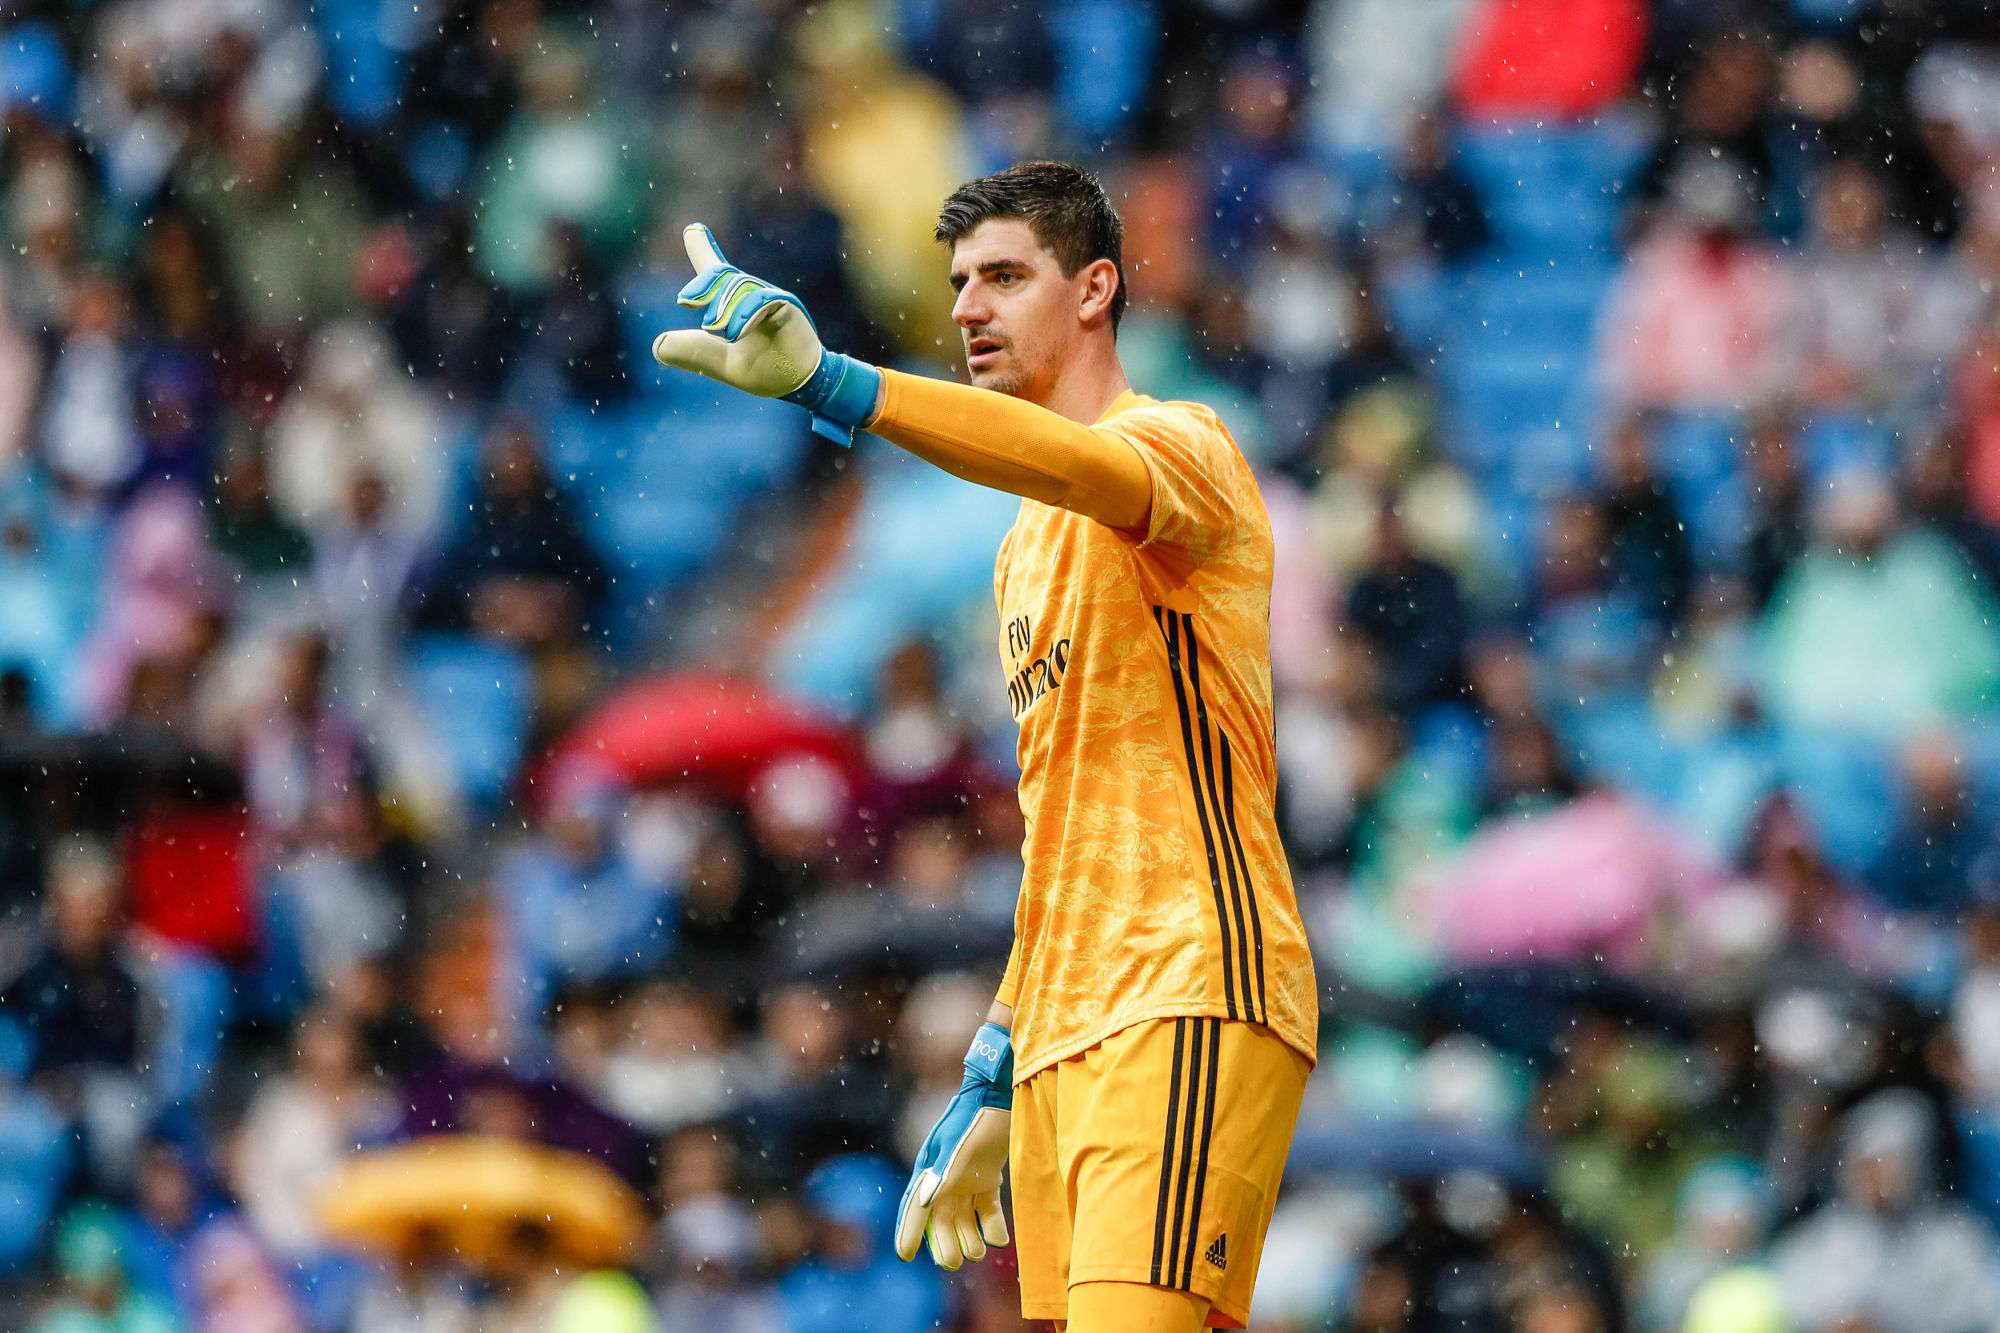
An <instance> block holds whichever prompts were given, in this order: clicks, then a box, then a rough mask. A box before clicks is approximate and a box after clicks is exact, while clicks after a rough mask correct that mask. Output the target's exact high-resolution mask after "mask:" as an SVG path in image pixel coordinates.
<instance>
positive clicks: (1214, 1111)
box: [1008, 1018, 1310, 1328]
mask: <svg viewBox="0 0 2000 1333" xmlns="http://www.w3.org/2000/svg"><path fill="white" fill-rule="evenodd" d="M1309 1068H1310V1066H1309V1065H1308V1064H1307V1063H1306V1059H1305V1057H1304V1056H1303V1055H1300V1054H1299V1053H1298V1052H1297V1051H1295V1050H1293V1049H1292V1048H1291V1047H1290V1046H1288V1045H1286V1044H1285V1043H1284V1042H1283V1041H1282V1040H1280V1039H1279V1038H1278V1037H1277V1035H1276V1034H1274V1033H1273V1032H1271V1030H1270V1029H1269V1028H1265V1027H1262V1026H1260V1025H1257V1024H1254V1023H1242V1022H1229V1021H1226V1020H1224V1019H1220V1018H1163V1019H1154V1020H1151V1021H1149V1022H1144V1023H1136V1024H1134V1025H1133V1026H1131V1027H1129V1028H1126V1029H1125V1030H1123V1031H1122V1032H1118V1033H1114V1034H1113V1035H1112V1036H1110V1037H1107V1038H1106V1039H1105V1040H1103V1041H1102V1042H1099V1043H1098V1044H1097V1045H1095V1046H1093V1047H1091V1048H1090V1049H1089V1050H1087V1051H1084V1052H1083V1053H1081V1054H1079V1055H1074V1056H1071V1057H1070V1058H1069V1059H1067V1060H1062V1061H1059V1062H1057V1063H1056V1064H1053V1065H1050V1066H1048V1067H1047V1068H1046V1069H1041V1070H1038V1071H1036V1073H1035V1074H1034V1075H1033V1076H1032V1077H1030V1078H1029V1079H1028V1081H1027V1082H1025V1083H1023V1084H1021V1085H1020V1086H1019V1087H1017V1088H1016V1089H1015V1090H1014V1119H1013V1125H1012V1140H1011V1142H1010V1145H1009V1160H1008V1165H1009V1167H1010V1169H1011V1171H1012V1174H1013V1195H1014V1238H1015V1239H1014V1244H1015V1253H1016V1256H1017V1258H1018V1261H1019V1263H1020V1266H1021V1313H1022V1315H1023V1316H1024V1317H1026V1318H1028V1319H1067V1318H1068V1317H1069V1289H1070V1287H1072V1286H1074V1285H1076V1284H1077V1283H1081V1282H1140V1283H1145V1284H1148V1285H1151V1286H1158V1287H1173V1288H1176V1289H1178V1290H1181V1291H1189V1292H1193V1293H1194V1294H1196V1295H1198V1296H1203V1297H1206V1298H1207V1299H1208V1301H1209V1314H1208V1323H1209V1326H1210V1327H1214V1328H1241V1327H1243V1326H1244V1325H1245V1324H1246V1323H1247V1322H1248V1320H1249V1315H1250V1292H1251V1289H1252V1287H1254V1286H1255V1285H1256V1280H1257V1261H1258V1259H1259V1257H1260V1256H1261V1254H1262V1251H1263V1248H1264V1232H1265V1230H1266V1229H1267V1228H1268V1227H1269V1226H1270V1224H1271V1207H1272V1205H1273V1203H1275V1202H1276V1199H1277V1194H1278V1180H1279V1178H1280V1177H1281V1176H1282V1175H1283V1174H1284V1169H1285V1157H1286V1154H1287V1153H1288V1152H1289V1151H1290V1149H1291V1143H1292V1130H1293V1128H1294V1126H1295V1125H1296V1124H1297V1122H1298V1116H1299V1102H1300V1100H1301V1099H1302V1098H1303V1097H1304V1095H1305V1085H1306V1074H1307V1072H1308V1070H1309Z"/></svg>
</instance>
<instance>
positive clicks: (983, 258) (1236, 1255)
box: [653, 162, 1319, 1333]
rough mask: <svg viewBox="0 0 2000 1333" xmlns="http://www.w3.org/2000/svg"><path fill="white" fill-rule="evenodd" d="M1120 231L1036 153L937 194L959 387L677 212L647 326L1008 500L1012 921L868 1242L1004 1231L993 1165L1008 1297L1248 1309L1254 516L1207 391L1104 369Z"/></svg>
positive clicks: (1077, 1317)
mask: <svg viewBox="0 0 2000 1333" xmlns="http://www.w3.org/2000/svg"><path fill="white" fill-rule="evenodd" d="M1122 233H1123V225H1122V223H1121V222H1120V220H1119V218H1118V214H1117V212H1116V211H1115V210H1114V209H1113V208H1112V206H1111V203H1110V201H1109V200H1108V199H1106V198H1105V195H1104V192H1103V190H1102V188H1101V187H1100V186H1099V185H1098V183H1097V182H1096V181H1095V180H1094V179H1093V178H1092V177H1090V176H1089V175H1088V174H1086V173H1084V172H1082V171H1080V170H1078V169H1076V168H1074V167H1070V166H1067V165H1064V164H1061V163H1055V162H1031V163H1024V164H1022V165H1020V166H1016V167H1013V168H1010V169H1009V170H1006V171H1003V172H1000V173H999V174H997V175H993V176H988V177H985V178H983V179H980V180H976V181H973V182H971V183H969V184H967V185H964V186H962V187H960V188H959V189H958V190H957V191H956V192H954V193H953V194H952V196H951V197H950V198H949V199H947V200H946V201H945V204H944V208H943V210H942V212H941V213H940V215H939V218H938V224H937V237H938V240H940V241H941V242H943V243H944V244H946V245H947V246H949V247H950V251H951V284H952V287H953V288H954V290H956V292H957V293H958V296H957V301H956V303H955V305H954V306H953V309H952V317H953V318H954V319H955V320H956V321H957V323H958V326H959V328H960V329H961V331H962V333H963V337H964V343H965V354H966V365H967V367H968V369H969V370H970V371H971V378H972V385H973V387H971V388H967V387H965V386H962V385H958V384H950V383H944V382H940V381H936V380H929V379H923V378H919V377H916V376H911V375H905V374H901V373H898V372H896V371H893V370H882V369H878V368H876V367H874V366H870V365H867V364H865V363H863V362H860V361H857V360H854V359H853V358H850V357H846V356H842V355H841V354H839V353H838V352H835V351H832V350H830V349H825V348H822V347H821V345H820V342H819V338H818V335H817V334H815V333H814V332H813V328H812V323H811V321H810V320H809V319H808V318H807V316H806V313H805V311H804V309H803V308H802V307H801V305H800V304H799V302H798V299H797V298H796V297H793V296H791V295H790V294H789V293H786V292H782V291H779V290H777V289H775V288H772V287H770V286H769V285H767V284H765V283H762V282H760V281H758V280H757V279H755V278H753V277H750V276H749V275H747V274H744V273H742V272H740V271H739V270H737V269H734V268H732V267H730V266H729V265H728V264H727V263H726V262H725V261H724V260H723V258H722V255H721V254H720V253H719V252H718V251H717V250H716V248H715V243H714V241H713V239H712V238H710V236H709V234H708V231H707V229H706V228H704V227H699V226H696V227H690V228H688V232H687V248H688V257H689V258H690V259H691V260H692V261H693V263H694V266H695V269H696V275H695V278H694V281H693V282H691V283H689V284H688V286H687V288H686V289H685V290H684V291H683V292H682V294H681V301H682V304H684V305H688V306H691V307H694V308H695V309H697V310H699V311H700V312H701V314H702V319H701V327H700V328H699V329H691V330H682V331H676V332H670V333H663V334H661V335H660V337H659V339H658V340H657V341H656V342H655V344H654V349H653V350H654V355H655V356H656V357H657V358H658V359H659V360H660V361H661V362H662V363H663V364H665V365H669V366H677V367H680V368H682V369H686V370H694V371H699V372H700V373H702V374H704V375H709V376H712V377H714V378H715V379H718V380H721V381H722V382H724V383H726V384H732V385H735V386H737V387H738V388H741V389H746V390H748V391H749V392H751V393H756V394H762V395H764V396H766V397H774V398H775V397H782V398H786V399H789V400H790V401H792V402H796V403H799V404H801V405H802V406H804V407H805V408H806V409H807V410H808V411H810V412H811V413H812V420H813V427H814V429H815V430H818V431H820V432H821V433H823V434H826V435H829V436H831V437H833V438H835V439H837V440H843V441H845V440H851V439H852V436H853V432H854V431H855V430H857V429H866V430H868V431H871V432H873V433H874V434H876V435H879V436H881V437H882V438H884V439H886V440H889V441H892V442H893V443H895V444H898V445H900V446H902V447H903V448H905V449H907V450H909V451H910V452H912V453H914V454H916V455H918V456H919V457H921V458H925V459H928V460H929V461H930V462H932V463H935V464H936V465H938V466H939V467H941V468H944V469H945V470H947V471H949V472H952V473H954V474H956V475H957V476H960V477H963V478H965V479H966V480H968V481H973V482H977V483H979V484H981V485H984V486H992V487H995V488H998V489H1000V490H1004V491H1009V492H1011V493H1013V494H1015V495H1019V496H1021V497H1023V503H1022V505H1021V511H1020V514H1019V516H1018V517H1017V518H1016V519H1015V522H1014V527H1013V530H1012V531H1011V532H1009V533H1008V535H1007V537H1006V540H1005V541H1004V542H1002V544H1001V547H1000V554H999V560H998V564H997V567H996V569H995V571H994V595H995V598H996V600H997V601H998V604H999V611H1000V624H1001V630H1000V637H999V642H998V647H999V650H1000V660H1001V664H1002V667H1003V668H1004V670H1005V672H1006V676H1007V694H1008V698H1009V700H1010V702H1011V704H1012V706H1013V711H1014V716H1015V720H1016V722H1017V723H1018V724H1019V727H1020V763H1021V792H1020V796H1021V810H1022V813H1023V814H1024V815H1025V816H1026V820H1027V837H1026V839H1025V841H1024V843H1023V846H1022V855H1023V859H1024V862H1025V875H1024V878H1023V881H1022V885H1021V899H1020V904H1019V907H1018V908H1017V910H1016V914H1015V929H1014V948H1013V953H1012V956H1011V957H1010V958H1009V960H1008V963H1007V971H1006V975H1005V977H1004V979H1003V980H1002V981H1001V983H1000V991H999V994H998V996H997V997H996V999H995V1001H994V1005H993V1009H992V1012H991V1013H990V1014H989V1016H988V1021H987V1023H986V1024H985V1025H984V1026H983V1027H981V1028H980V1030H979V1032H978V1034H977V1035H976V1036H975V1037H974V1039H973V1043H972V1048H971V1050H970V1051H969V1052H968V1053H967V1055H966V1062H965V1067H966V1074H965V1082H964V1085H963V1087H962V1089H961V1091H960V1092H959V1094H958V1096H957V1097H956V1098H955V1099H954V1100H953V1102H952V1104H951V1106H950V1108H949V1109H948V1110H947V1111H946V1112H945V1114H944V1116H943V1118H942V1119H941V1120H940V1121H939V1122H938V1124H937V1127H936V1128H935V1129H933V1130H932V1131H931V1135H930V1138H929V1140H928V1141H927V1142H926V1143H925V1145H924V1148H923V1152H922V1154H921V1155H920V1156H919V1158H918V1161H917V1164H916V1170H915V1171H914V1173H913V1174H912V1177H911V1180H910V1184H909V1187H908V1189H907V1190H906V1191H905V1193H904V1196H903V1201H902V1207H901V1211H900V1214H899V1219H898V1228H897V1235H896V1246H897V1249H898V1251H899V1252H900V1253H901V1254H902V1256H903V1257H904V1258H905V1259H908V1258H911V1257H913V1256H914V1255H915V1254H916V1252H917V1249H918V1247H919V1246H920V1245H921V1244H923V1243H924V1242H925V1240H926V1239H928V1242H929V1245H930V1250H931V1254H932V1256H933V1257H934V1258H935V1259H936V1260H937V1262H938V1263H939V1264H941V1265H943V1266H944V1267H946V1268H956V1267H958V1265H959V1264H960V1263H961V1262H962V1261H963V1260H965V1259H978V1258H980V1257H982V1256H983V1255H984V1254H985V1253H986V1249H987V1247H988V1246H989V1245H1004V1244H1006V1243H1007V1241H1008V1229H1007V1222H1006V1219H1005V1217H1004V1215H1003V1214H1002V1212H1001V1208H1000V1197H999V1190H1000V1182H1001V1175H1002V1170H1003V1168H1004V1167H1008V1166H1011V1170H1012V1174H1013V1198H1014V1213H1015V1224H1016V1229H1017V1230H1018V1232H1019V1254H1018V1257H1019V1261H1020V1263H1019V1266H1020V1270H1021V1308H1022V1313H1023V1314H1024V1315H1025V1316H1026V1317H1027V1318H1029V1319H1050V1320H1055V1321H1057V1323H1058V1324H1061V1325H1065V1326H1066V1327H1067V1328H1068V1329H1070V1330H1072V1333H1195V1330H1198V1329H1200V1328H1202V1327H1204V1326H1209V1327H1224V1328H1228V1327H1241V1326H1242V1325H1243V1324H1244V1323H1245V1322H1246V1320H1247V1317H1248V1315H1249V1306H1250V1292H1251V1287H1252V1285H1253V1282H1254V1280H1255V1277H1256V1272H1257V1261H1258V1257H1259V1252H1260V1250H1261V1248H1262V1245H1263V1240H1264V1233H1265V1230H1266V1229H1267V1227H1268V1226H1269V1223H1270V1217H1271V1206H1272V1202H1273V1200H1274V1198H1275V1196H1276V1194H1277V1190H1278V1180H1279V1176H1280V1174H1281V1173H1282V1170H1283V1167H1284V1161H1285V1155H1286V1151H1287V1149H1288V1147H1289V1146H1290V1143H1291V1137H1292V1129H1293V1126H1294V1124H1295V1122H1296V1120H1297V1117H1298V1110H1299V1102H1300V1098H1301V1096H1302V1095H1303V1091H1304V1087H1305V1080H1306V1074H1307V1071H1308V1070H1309V1069H1310V1068H1311V1065H1312V1062H1313V1059H1314V1039H1315V1035H1316V1032H1317V1028H1318V1012H1319V1009H1318V993H1317V988H1316V986H1315V984H1314V981H1313V970H1312V959H1311V956H1310V954H1309V953H1308V951H1307V947H1306V940H1305V932H1304V930H1303V928H1302V927H1301V924H1300V921H1299V914H1298V907H1297V904H1296V901H1295V900H1294V897H1293V893H1292V883H1291V874H1290V871H1289V869H1288V868H1287V866H1286V862H1285V856H1284V852H1283V849H1282V848H1281V847H1280V846H1279V843H1278V833H1277V826H1276V821H1275V819H1274V815H1273V810H1274V798H1275V790H1276V784H1277V778H1276V774H1275V772H1274V762H1275V761H1274V757H1273V743H1272V716H1271V665H1270V626H1269V618H1270V593H1271V562H1272V552H1271V526H1270V521H1269V519H1268V518H1267V516H1266V514H1265V511H1264V505H1263V501H1262V499H1261V498H1260V497H1259V495H1258V491H1257V484H1256V481H1255V479H1254V478H1253V477H1252V475H1251V472H1250V468H1249V465H1248V464H1246V463H1245V462H1244V459H1243V456H1242V454H1241V453H1240V452H1239V451H1238V450H1237V448H1236V446H1235V443H1234V442H1233V441H1232V440H1231V439H1230V437H1229V434H1228V432H1227V431H1226V430H1225V429H1224V428H1223V426H1222V423H1221V422H1220V421H1219V420H1218V419H1217V418H1216V416H1215V414H1214V413H1213V412H1211V411H1209V410H1208V409H1207V408H1205V407H1202V406H1200V405H1198V404H1194V403H1165V402H1156V401H1154V400H1153V399H1150V398H1147V397H1144V396H1142V395H1140V394H1137V393H1135V392H1133V391H1132V388H1131V387H1130V385H1129V384H1128V383H1127V382H1126V378H1125V372H1124V369H1123V367H1122V366H1121V365H1120V363H1119V359H1118V348H1117V333H1118V322H1119V318H1120V316H1121V315H1122V314H1123V312H1124V309H1125V282H1124V272H1123V268H1122V259H1121V239H1122Z"/></svg>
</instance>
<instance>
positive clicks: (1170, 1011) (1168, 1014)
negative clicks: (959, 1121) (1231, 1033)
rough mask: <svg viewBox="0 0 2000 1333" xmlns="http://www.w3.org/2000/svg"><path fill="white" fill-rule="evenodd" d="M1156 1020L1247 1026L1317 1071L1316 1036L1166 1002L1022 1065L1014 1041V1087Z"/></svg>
mask: <svg viewBox="0 0 2000 1333" xmlns="http://www.w3.org/2000/svg"><path fill="white" fill-rule="evenodd" d="M1156 1018H1219V1019H1221V1020H1222V1021H1223V1022H1225V1023H1248V1024H1249V1025H1250V1026H1251V1027H1259V1028H1263V1029H1264V1030H1265V1031H1266V1032H1269V1033H1270V1034H1271V1035H1272V1036H1274V1037H1276V1038H1277V1039H1278V1040H1279V1041H1282V1042H1284V1043H1285V1045H1287V1046H1289V1047H1291V1048H1292V1049H1293V1050H1295V1051H1297V1052H1298V1053H1299V1054H1300V1055H1302V1056H1304V1057H1305V1061H1306V1068H1307V1069H1308V1070H1311V1069H1316V1068H1318V1067H1319V1041H1318V1037H1319V1034H1318V1033H1317V1032H1315V1033H1314V1034H1313V1040H1311V1041H1308V1040H1306V1039H1305V1038H1304V1037H1302V1036H1301V1035H1300V1034H1299V1033H1296V1032H1287V1031H1286V1030H1285V1029H1284V1028H1282V1027H1279V1026H1278V1025H1277V1024H1275V1023H1253V1022H1251V1021H1250V1020H1249V1019H1247V1018H1244V1017H1241V1016H1240V1015H1239V1016H1236V1017H1231V1015H1230V1013H1229V1011H1228V1009H1227V1008H1226V1007H1224V1006H1222V1005H1219V1004H1210V1005H1200V1004H1192V1005H1191V1004H1184V1003H1179V1002H1170V1003H1167V1004H1162V1005H1156V1006H1154V1007H1152V1008H1150V1009H1138V1010H1134V1011H1133V1012H1131V1013H1129V1014H1119V1015H1117V1016H1116V1017H1113V1018H1108V1019H1106V1020H1105V1021H1104V1022H1102V1023H1100V1024H1098V1025H1097V1026H1095V1027H1092V1028H1086V1029H1084V1031H1083V1032H1081V1033H1079V1034H1078V1035H1077V1036H1074V1037H1071V1038H1070V1039H1069V1040H1068V1041H1065V1042H1062V1043H1060V1044H1058V1045H1056V1046H1052V1047H1050V1048H1049V1049H1048V1050H1046V1051H1037V1052H1036V1053H1035V1058H1034V1059H1033V1060H1032V1061H1028V1062H1026V1063H1023V1062H1022V1061H1021V1058H1020V1056H1021V1047H1020V1042H1019V1041H1018V1040H1016V1041H1015V1044H1014V1060H1015V1063H1014V1086H1015V1087H1017V1088H1018V1087H1020V1086H1021V1085H1022V1084H1023V1083H1026V1082H1027V1081H1028V1080H1029V1079H1031V1078H1033V1077H1034V1076H1035V1075H1036V1074H1039V1073H1041V1072H1042V1071H1043V1070H1044V1069H1047V1068H1048V1067H1049V1066H1050V1065H1055V1064H1061V1063H1062V1062H1063V1061H1064V1060H1067V1059H1069V1058H1070V1057H1071V1056H1074V1055H1081V1054H1083V1053H1084V1052H1085V1051H1087V1050H1089V1049H1090V1048H1091V1047H1093V1046H1095V1045H1097V1044H1098V1043H1099V1042H1103V1041H1106V1040H1109V1039H1110V1038H1112V1037H1115V1036H1117V1035H1118V1034H1119V1033H1121V1032H1123V1031H1124V1030H1125V1029H1126V1028H1129V1027H1134V1026H1137V1025H1138V1024H1140V1023H1150V1022H1152V1021H1153V1020H1154V1019H1156Z"/></svg>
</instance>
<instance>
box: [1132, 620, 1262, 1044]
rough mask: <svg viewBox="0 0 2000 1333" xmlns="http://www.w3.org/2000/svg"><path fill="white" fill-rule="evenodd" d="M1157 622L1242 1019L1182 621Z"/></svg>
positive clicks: (1227, 976)
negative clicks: (1191, 709) (1198, 754)
mask: <svg viewBox="0 0 2000 1333" xmlns="http://www.w3.org/2000/svg"><path fill="white" fill-rule="evenodd" d="M1153 620H1154V622H1155V623H1157V624H1159V625H1160V632H1161V634H1162V635H1164V636H1165V638H1166V641H1167V667H1168V670H1169V673H1170V674H1171V675H1172V676H1173V678H1174V702H1175V703H1176V704H1178V705H1179V706H1180V714H1181V744H1182V745H1183V746H1184V747H1186V750H1187V762H1188V785H1189V786H1190V787H1192V788H1193V789H1194V808H1195V814H1196V816H1197V817H1198V818H1199V819H1200V820H1201V840H1202V842H1203V843H1204V844H1206V846H1207V847H1208V881H1209V884H1210V885H1211V886H1212V887H1213V888H1214V890H1215V933H1216V936H1217V938H1219V939H1220V940H1221V941H1222V998H1223V1008H1224V1009H1226V1010H1227V1011H1228V1013H1229V1016H1230V1017H1231V1018H1239V1017H1241V1016H1242V1015H1241V1013H1240V1011H1239V1010H1238V1009H1237V1007H1236V963H1235V957H1234V954H1233V953H1232V951H1231V941H1230V938H1229V905H1228V903H1227V902H1225V901H1224V900H1223V896H1222V867H1221V865H1220V864H1219V863H1218V862H1217V861H1216V858H1215V834H1214V832H1212V831H1211V830H1210V829H1209V824H1208V805H1207V803H1206V802H1205V801H1204V800H1203V798H1202V794H1201V769H1200V766H1199V765H1198V763H1197V762H1196V759H1195V750H1194V721H1193V719H1192V718H1191V717H1190V716H1189V714H1188V700H1187V683H1186V682H1185V681H1184V680H1183V679H1182V678H1181V645H1180V621H1179V620H1178V619H1177V618H1176V617H1174V616H1170V615H1169V616H1165V617H1163V616H1162V608H1160V607H1157V606H1156V607H1154V608H1153ZM1243 1001H1244V1003H1245V1004H1248V1003H1249V1002H1250V996H1249V994H1248V992H1245V994H1244V996H1243Z"/></svg>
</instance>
